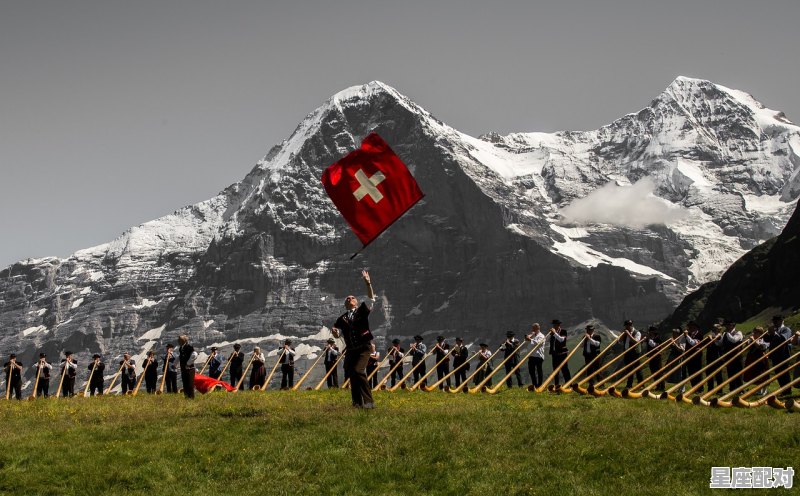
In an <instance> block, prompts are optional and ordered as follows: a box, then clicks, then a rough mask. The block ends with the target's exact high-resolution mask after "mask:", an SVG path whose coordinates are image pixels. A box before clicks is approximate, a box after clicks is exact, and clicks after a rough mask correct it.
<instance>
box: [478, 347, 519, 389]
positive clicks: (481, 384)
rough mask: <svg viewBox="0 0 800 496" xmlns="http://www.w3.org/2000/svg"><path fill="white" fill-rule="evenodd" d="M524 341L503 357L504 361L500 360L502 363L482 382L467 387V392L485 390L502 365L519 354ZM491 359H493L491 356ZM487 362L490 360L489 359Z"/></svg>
mask: <svg viewBox="0 0 800 496" xmlns="http://www.w3.org/2000/svg"><path fill="white" fill-rule="evenodd" d="M524 343H525V341H522V342H520V343H519V344H518V345H517V347H516V348H514V350H513V351H512V352H511V354H510V355H508V356H507V357H505V358H504V359H503V361H502V362H500V364H499V365H498V366H497V367H495V368H494V370H492V372H491V373H489V374H487V375H486V377H484V378H483V380H482V381H481V382H479V383H478V385H477V386H475V387H473V388H469V389H467V392H468V393H469V394H475V393H478V392H480V391H483V389H484V387H485V386H486V383H487V382H489V381H491V380H492V377H494V376H495V375H496V374H497V373H498V372H499V371H500V367H502V366H503V365H505V364H506V362H507V361H509V360H511V359H512V358H513V357H514V356H515V355H516V354H517V352H518V351H519V349H520V348H522V345H523V344H524ZM504 345H505V343H503V345H500V348H502V347H503V346H504ZM500 348H498V349H497V351H500ZM489 360H491V358H490V359H489ZM487 362H488V360H487Z"/></svg>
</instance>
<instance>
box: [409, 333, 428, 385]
mask: <svg viewBox="0 0 800 496" xmlns="http://www.w3.org/2000/svg"><path fill="white" fill-rule="evenodd" d="M422 340H423V338H422V336H420V335H419V334H417V335H416V336H414V342H413V343H411V346H409V349H408V352H409V353H411V369H412V370H413V371H414V384H416V383H417V382H419V380H420V379H422V377H424V376H425V374H426V373H427V372H428V366H427V365H426V364H425V356H426V355H427V354H428V348H427V347H426V346H425V343H423V342H422ZM422 385H423V386H427V385H428V381H427V380H424V381H422Z"/></svg>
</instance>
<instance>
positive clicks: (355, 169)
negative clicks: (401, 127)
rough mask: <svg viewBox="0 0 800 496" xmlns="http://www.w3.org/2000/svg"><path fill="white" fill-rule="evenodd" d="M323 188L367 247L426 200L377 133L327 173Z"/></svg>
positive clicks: (398, 159) (323, 174) (412, 177)
mask: <svg viewBox="0 0 800 496" xmlns="http://www.w3.org/2000/svg"><path fill="white" fill-rule="evenodd" d="M322 184H323V185H324V186H325V191H327V192H328V196H330V197H331V200H332V201H333V204H334V205H336V208H338V209H339V212H341V213H342V216H343V217H344V219H345V220H346V221H347V223H348V224H350V228H351V229H352V230H353V232H354V233H355V234H356V236H358V239H360V240H361V242H362V243H363V244H364V246H367V245H368V244H369V243H371V242H372V241H373V240H374V239H375V238H377V237H378V235H380V234H381V233H382V232H383V231H385V230H386V228H388V227H389V226H390V225H392V223H394V221H396V220H397V219H399V218H400V217H401V216H402V215H403V214H404V213H406V212H407V211H408V209H410V208H411V207H413V206H414V204H415V203H417V202H418V201H419V200H421V199H422V197H423V196H424V195H423V194H422V191H421V190H420V189H419V186H418V185H417V181H415V180H414V176H412V175H411V173H410V172H409V171H408V167H406V164H404V163H403V161H402V160H400V157H398V156H397V155H396V154H395V153H394V152H393V151H392V149H391V148H389V145H388V144H386V142H385V141H383V139H381V137H380V136H378V134H377V133H372V134H370V135H369V136H367V137H366V138H364V141H362V142H361V148H359V149H358V150H354V151H352V152H350V153H348V154H347V156H345V157H344V158H342V159H341V160H339V161H338V162H336V163H334V164H333V165H331V166H330V167H328V168H327V169H325V172H323V173H322Z"/></svg>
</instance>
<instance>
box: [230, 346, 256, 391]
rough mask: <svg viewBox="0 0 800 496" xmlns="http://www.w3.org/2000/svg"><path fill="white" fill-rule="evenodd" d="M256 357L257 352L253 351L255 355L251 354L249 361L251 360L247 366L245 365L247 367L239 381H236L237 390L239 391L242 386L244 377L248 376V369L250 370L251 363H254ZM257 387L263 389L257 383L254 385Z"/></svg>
mask: <svg viewBox="0 0 800 496" xmlns="http://www.w3.org/2000/svg"><path fill="white" fill-rule="evenodd" d="M255 358H256V354H255V352H253V356H251V357H250V361H249V362H247V367H245V368H244V372H242V376H241V377H240V378H239V382H237V383H236V390H237V391H239V388H240V387H242V382H244V378H245V377H247V371H249V370H250V366H251V365H253V360H255ZM257 387H258V388H259V389H261V388H260V387H259V386H258V384H256V385H255V386H253V389H255V388H257Z"/></svg>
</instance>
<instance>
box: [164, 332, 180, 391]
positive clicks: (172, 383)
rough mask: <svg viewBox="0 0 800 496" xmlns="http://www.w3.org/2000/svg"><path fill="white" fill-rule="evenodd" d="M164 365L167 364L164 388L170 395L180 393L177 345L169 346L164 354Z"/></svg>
mask: <svg viewBox="0 0 800 496" xmlns="http://www.w3.org/2000/svg"><path fill="white" fill-rule="evenodd" d="M164 363H165V364H166V371H165V372H164V373H165V374H166V375H167V378H166V379H164V387H165V388H166V390H167V392H168V393H177V392H178V368H179V361H178V354H177V353H175V345H173V344H172V343H169V344H167V350H166V352H165V353H164Z"/></svg>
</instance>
